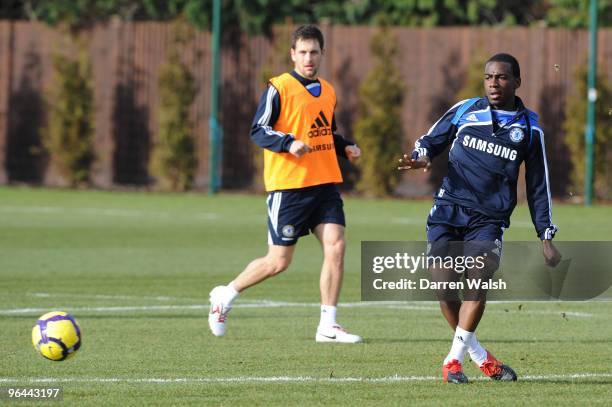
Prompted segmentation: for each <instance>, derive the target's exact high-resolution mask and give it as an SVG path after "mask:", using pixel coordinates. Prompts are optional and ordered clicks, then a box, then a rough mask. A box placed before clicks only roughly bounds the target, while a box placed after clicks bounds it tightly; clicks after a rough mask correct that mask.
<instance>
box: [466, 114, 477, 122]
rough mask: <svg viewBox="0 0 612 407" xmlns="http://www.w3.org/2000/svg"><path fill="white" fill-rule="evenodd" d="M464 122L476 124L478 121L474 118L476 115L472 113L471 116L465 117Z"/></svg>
mask: <svg viewBox="0 0 612 407" xmlns="http://www.w3.org/2000/svg"><path fill="white" fill-rule="evenodd" d="M465 120H467V121H470V122H477V121H478V117H476V115H475V114H474V113H472V114H471V115H469V116H468V117H466V118H465Z"/></svg>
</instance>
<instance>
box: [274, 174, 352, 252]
mask: <svg viewBox="0 0 612 407" xmlns="http://www.w3.org/2000/svg"><path fill="white" fill-rule="evenodd" d="M267 203H268V244H270V245H272V244H273V245H277V246H293V245H294V244H296V243H297V241H298V238H299V237H300V236H306V235H308V234H309V233H310V231H311V230H314V228H315V227H316V226H318V225H320V224H322V223H336V224H338V225H342V226H345V220H344V204H343V202H342V198H341V197H340V192H339V191H338V187H337V186H336V184H323V185H315V186H312V187H306V188H300V189H288V190H283V191H274V192H271V193H270V194H269V195H268V199H267Z"/></svg>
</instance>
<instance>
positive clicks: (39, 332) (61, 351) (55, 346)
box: [32, 311, 81, 361]
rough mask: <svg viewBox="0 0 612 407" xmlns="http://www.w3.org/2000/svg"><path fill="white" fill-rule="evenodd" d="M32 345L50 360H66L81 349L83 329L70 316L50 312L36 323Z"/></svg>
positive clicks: (59, 312)
mask: <svg viewBox="0 0 612 407" xmlns="http://www.w3.org/2000/svg"><path fill="white" fill-rule="evenodd" d="M32 344H33V345H34V348H36V350H37V351H38V353H40V354H41V355H42V356H44V357H45V358H47V359H49V360H55V361H60V360H65V359H67V358H69V357H72V356H73V355H74V354H75V353H76V351H78V350H79V348H80V347H81V327H80V326H79V324H78V323H77V321H76V319H74V317H73V316H72V315H70V314H67V313H65V312H61V311H53V312H48V313H46V314H45V315H43V316H42V317H40V318H39V319H38V321H36V325H34V328H33V329H32Z"/></svg>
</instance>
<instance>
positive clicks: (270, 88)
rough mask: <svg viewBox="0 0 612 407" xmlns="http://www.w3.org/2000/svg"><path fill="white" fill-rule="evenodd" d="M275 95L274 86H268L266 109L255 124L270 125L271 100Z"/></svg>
mask: <svg viewBox="0 0 612 407" xmlns="http://www.w3.org/2000/svg"><path fill="white" fill-rule="evenodd" d="M277 93H278V92H277V90H276V88H275V87H274V86H272V85H270V86H268V94H267V95H266V109H265V110H264V114H263V115H261V118H260V119H259V121H258V122H257V124H260V125H267V124H269V123H270V117H271V116H272V100H273V99H274V96H275V95H276V94H277Z"/></svg>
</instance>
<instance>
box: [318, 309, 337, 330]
mask: <svg viewBox="0 0 612 407" xmlns="http://www.w3.org/2000/svg"><path fill="white" fill-rule="evenodd" d="M336 309H337V308H336V307H334V306H333V305H321V320H320V321H319V326H322V327H326V328H328V327H332V326H334V325H337V324H336Z"/></svg>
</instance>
